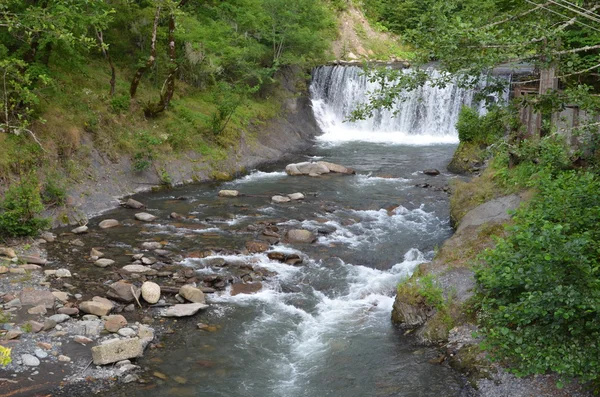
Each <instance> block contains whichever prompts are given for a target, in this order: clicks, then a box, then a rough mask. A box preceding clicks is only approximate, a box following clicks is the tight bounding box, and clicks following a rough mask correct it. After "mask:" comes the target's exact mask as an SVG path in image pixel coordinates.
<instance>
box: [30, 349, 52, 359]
mask: <svg viewBox="0 0 600 397" xmlns="http://www.w3.org/2000/svg"><path fill="white" fill-rule="evenodd" d="M33 354H35V356H36V357H37V358H40V359H42V360H43V359H44V358H47V357H48V353H46V352H45V351H43V350H42V349H35V350H34V352H33Z"/></svg>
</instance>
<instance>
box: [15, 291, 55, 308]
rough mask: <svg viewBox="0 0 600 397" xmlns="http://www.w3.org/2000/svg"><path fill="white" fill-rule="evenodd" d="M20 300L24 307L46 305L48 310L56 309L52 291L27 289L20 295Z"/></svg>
mask: <svg viewBox="0 0 600 397" xmlns="http://www.w3.org/2000/svg"><path fill="white" fill-rule="evenodd" d="M19 299H20V300H21V304H22V305H23V306H38V305H44V306H45V307H46V309H52V308H53V307H54V295H52V292H50V291H45V290H36V289H32V288H26V289H24V290H23V291H21V293H20V294H19Z"/></svg>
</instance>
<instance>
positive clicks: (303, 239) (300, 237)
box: [288, 229, 317, 243]
mask: <svg viewBox="0 0 600 397" xmlns="http://www.w3.org/2000/svg"><path fill="white" fill-rule="evenodd" d="M316 239H317V238H316V237H315V235H314V234H313V233H312V232H311V231H309V230H304V229H292V230H290V231H289V232H288V240H290V242H292V243H312V242H314V241H315V240H316Z"/></svg>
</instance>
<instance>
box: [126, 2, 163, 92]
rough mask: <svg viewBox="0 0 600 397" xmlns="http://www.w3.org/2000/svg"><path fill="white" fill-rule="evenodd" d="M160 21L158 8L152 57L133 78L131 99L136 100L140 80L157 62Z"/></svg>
mask: <svg viewBox="0 0 600 397" xmlns="http://www.w3.org/2000/svg"><path fill="white" fill-rule="evenodd" d="M159 19H160V7H157V8H156V14H155V15H154V25H153V26H152V41H151V42H150V57H149V58H148V61H147V62H146V64H145V65H144V66H142V67H140V68H139V69H138V70H137V72H136V73H135V76H133V80H132V81H131V87H129V96H130V97H131V99H133V98H135V93H136V92H137V88H138V85H139V84H140V80H141V79H142V76H143V75H144V73H145V72H146V71H147V70H148V69H150V68H151V67H152V66H153V65H154V62H155V60H156V31H157V30H158V21H159Z"/></svg>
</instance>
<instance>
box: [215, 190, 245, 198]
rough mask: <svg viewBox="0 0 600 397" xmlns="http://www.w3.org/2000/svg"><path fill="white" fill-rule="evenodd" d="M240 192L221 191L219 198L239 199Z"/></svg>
mask: <svg viewBox="0 0 600 397" xmlns="http://www.w3.org/2000/svg"><path fill="white" fill-rule="evenodd" d="M239 195H240V192H239V191H237V190H221V191H219V197H238V196H239Z"/></svg>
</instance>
